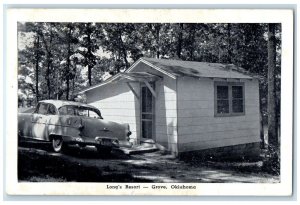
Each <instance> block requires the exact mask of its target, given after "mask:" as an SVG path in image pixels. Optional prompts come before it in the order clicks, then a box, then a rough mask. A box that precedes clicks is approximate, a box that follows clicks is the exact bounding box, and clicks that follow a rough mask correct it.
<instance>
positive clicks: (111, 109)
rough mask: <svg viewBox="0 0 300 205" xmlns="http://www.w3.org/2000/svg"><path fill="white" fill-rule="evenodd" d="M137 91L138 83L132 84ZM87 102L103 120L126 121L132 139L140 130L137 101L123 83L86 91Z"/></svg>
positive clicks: (135, 137)
mask: <svg viewBox="0 0 300 205" xmlns="http://www.w3.org/2000/svg"><path fill="white" fill-rule="evenodd" d="M132 86H133V87H134V89H135V90H136V91H137V92H139V84H132ZM86 95H87V100H88V102H87V103H88V104H91V105H93V106H95V107H97V108H98V109H99V110H100V111H101V114H102V116H103V118H104V120H108V121H114V122H118V123H127V124H129V126H130V130H131V132H132V135H131V136H130V137H131V138H133V139H137V136H138V135H139V131H140V120H139V119H140V118H139V116H140V115H139V113H140V107H139V101H138V99H137V98H136V97H135V96H134V94H133V93H132V91H131V90H130V89H129V87H128V86H127V85H126V84H125V83H122V82H120V83H111V84H108V85H105V86H101V87H99V88H96V89H93V90H91V91H88V92H87V93H86Z"/></svg>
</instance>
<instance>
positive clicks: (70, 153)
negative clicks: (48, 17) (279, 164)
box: [18, 144, 279, 183]
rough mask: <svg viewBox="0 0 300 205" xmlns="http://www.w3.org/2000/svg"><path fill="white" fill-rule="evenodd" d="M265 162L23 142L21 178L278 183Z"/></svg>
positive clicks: (36, 180)
mask: <svg viewBox="0 0 300 205" xmlns="http://www.w3.org/2000/svg"><path fill="white" fill-rule="evenodd" d="M261 165H262V162H260V161H258V162H209V161H206V162H188V161H181V160H178V159H177V158H176V157H174V156H172V155H170V154H165V153H163V152H160V151H157V152H153V153H144V154H137V155H131V156H129V155H125V154H123V153H122V152H120V151H118V150H114V151H113V152H112V154H111V155H109V156H100V155H99V154H98V153H97V151H96V149H94V148H92V147H88V148H84V149H79V148H69V149H68V150H67V151H65V153H62V154H61V153H53V152H51V151H50V150H49V147H48V145H43V146H41V145H38V146H36V145H32V144H31V145H22V146H20V147H19V153H18V177H19V181H32V182H66V181H75V182H172V183H178V182H194V183H226V182H227V183H277V182H279V177H278V176H272V175H269V174H266V173H264V172H262V171H260V167H261Z"/></svg>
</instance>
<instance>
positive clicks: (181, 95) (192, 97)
mask: <svg viewBox="0 0 300 205" xmlns="http://www.w3.org/2000/svg"><path fill="white" fill-rule="evenodd" d="M244 83H245V115H241V116H228V117H215V116H214V112H215V111H214V80H213V79H209V78H207V79H205V78H201V79H196V78H190V77H183V78H179V79H178V87H177V90H178V92H177V96H178V125H177V126H178V143H179V144H178V147H179V148H178V149H179V152H185V151H194V150H201V149H207V148H214V147H222V146H230V145H236V144H243V143H251V142H258V141H259V140H260V139H259V131H260V124H259V96H258V95H259V93H258V91H259V90H258V81H257V80H245V81H244Z"/></svg>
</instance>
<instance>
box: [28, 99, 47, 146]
mask: <svg viewBox="0 0 300 205" xmlns="http://www.w3.org/2000/svg"><path fill="white" fill-rule="evenodd" d="M48 106H49V104H48V103H39V104H38V106H37V109H36V110H35V112H34V113H33V114H32V118H31V122H32V138H33V139H36V140H46V136H45V134H46V128H47V112H48Z"/></svg>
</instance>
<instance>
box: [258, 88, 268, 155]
mask: <svg viewBox="0 0 300 205" xmlns="http://www.w3.org/2000/svg"><path fill="white" fill-rule="evenodd" d="M259 113H260V140H261V148H262V149H265V148H266V146H265V136H264V123H263V109H262V85H259Z"/></svg>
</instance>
